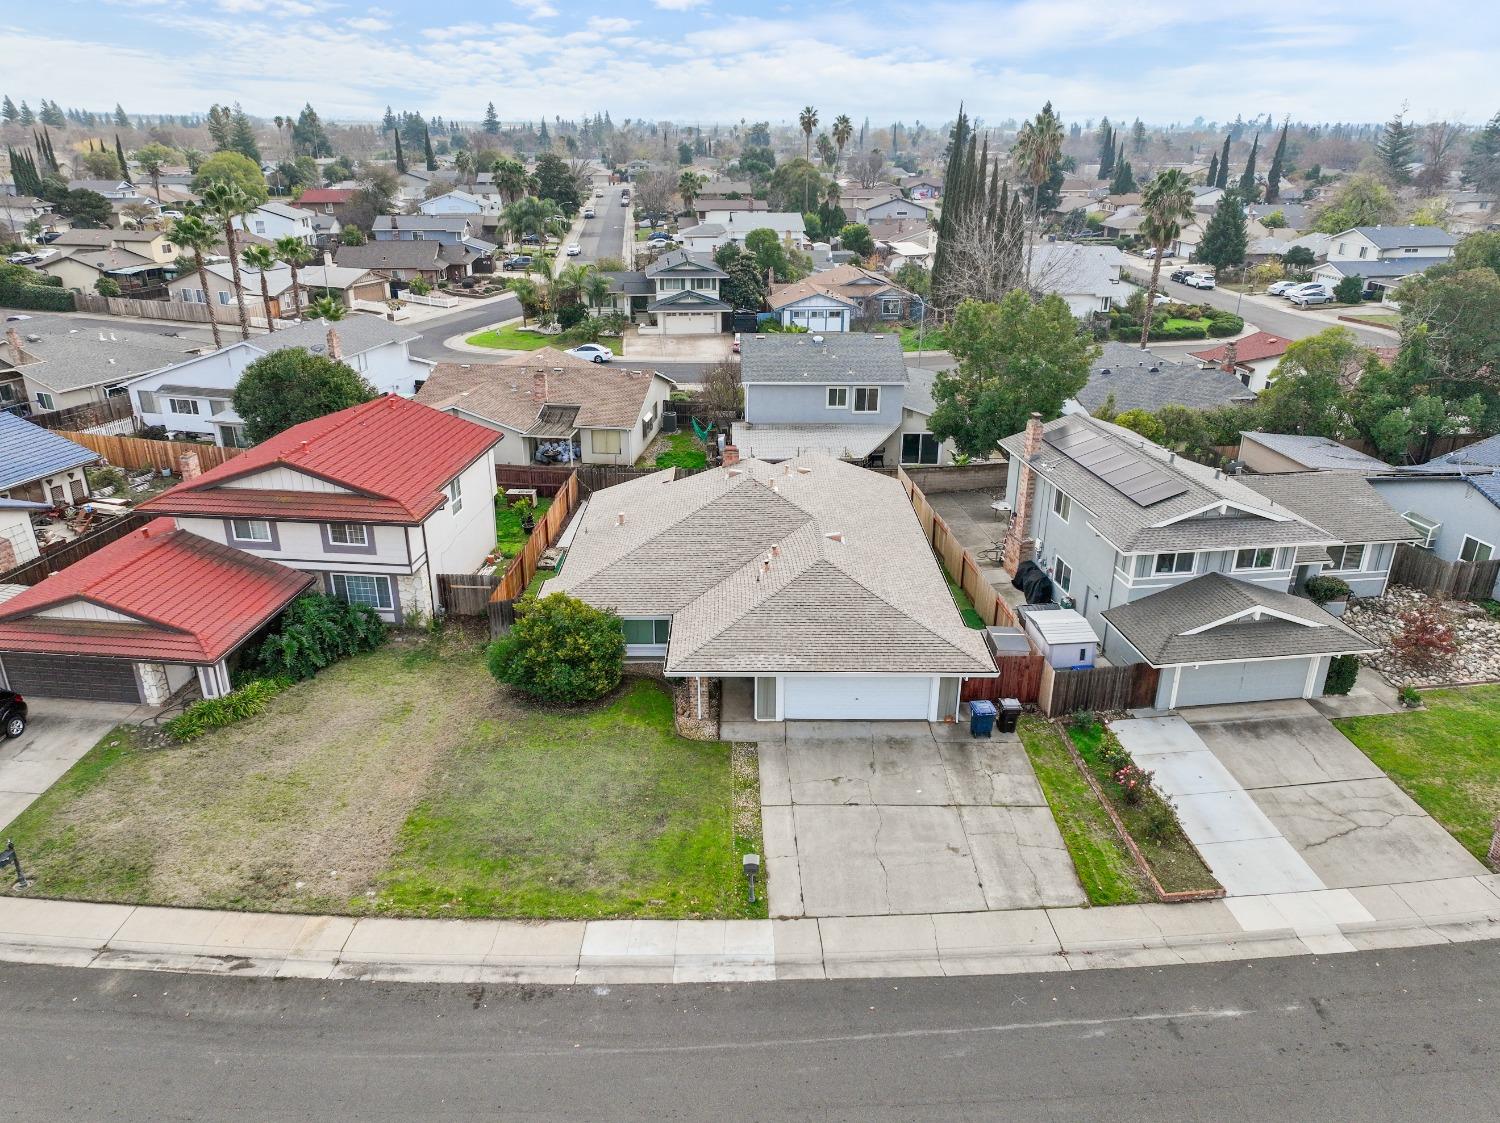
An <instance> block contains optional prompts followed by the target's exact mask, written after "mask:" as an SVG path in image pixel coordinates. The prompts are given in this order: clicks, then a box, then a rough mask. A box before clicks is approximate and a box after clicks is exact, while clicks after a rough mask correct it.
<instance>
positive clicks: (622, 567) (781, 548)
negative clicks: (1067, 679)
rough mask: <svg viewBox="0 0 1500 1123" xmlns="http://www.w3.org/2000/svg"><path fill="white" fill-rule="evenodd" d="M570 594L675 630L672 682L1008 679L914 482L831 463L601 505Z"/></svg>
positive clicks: (622, 493)
mask: <svg viewBox="0 0 1500 1123" xmlns="http://www.w3.org/2000/svg"><path fill="white" fill-rule="evenodd" d="M622 512H623V514H624V521H623V523H621V521H620V519H619V515H620V513H622ZM835 533H837V534H839V535H840V536H841V537H842V541H835V540H834V539H832V538H830V537H828V536H829V535H830V534H835ZM559 591H561V592H567V593H570V594H572V595H574V596H577V597H580V598H581V599H583V600H585V601H588V602H589V603H591V604H594V605H597V606H600V607H607V608H611V609H613V610H615V611H617V612H619V613H620V614H621V615H622V616H631V617H661V616H670V617H671V618H672V634H671V640H670V643H669V645H668V649H667V660H666V662H667V671H668V673H671V674H729V673H747V674H748V673H766V674H771V673H780V672H794V673H795V672H809V673H830V672H844V671H850V672H852V671H860V672H865V673H871V672H889V673H901V672H905V673H908V674H987V673H992V672H993V666H994V664H993V660H992V659H991V658H990V656H989V654H988V652H987V650H986V649H985V646H984V643H983V640H982V639H981V638H980V635H979V633H978V632H977V631H974V630H972V629H969V628H966V627H964V624H963V621H962V619H961V618H960V617H959V615H958V611H957V609H956V608H955V606H954V603H953V598H952V596H951V595H950V594H949V592H948V588H947V585H946V583H945V581H944V580H943V576H942V573H941V572H940V570H939V569H938V565H937V560H936V558H935V557H934V555H933V553H932V549H931V547H930V546H929V545H928V543H927V539H926V536H925V535H924V534H923V532H922V528H921V525H920V524H919V523H918V521H917V518H916V513H915V512H914V511H913V510H912V507H911V504H910V502H909V501H908V500H907V497H906V493H905V491H904V490H903V489H902V487H901V485H900V483H898V482H897V481H896V480H894V479H892V478H890V477H889V476H883V475H880V474H878V473H874V472H868V471H866V470H865V469H863V468H858V467H855V466H853V465H850V464H844V463H841V462H840V461H837V460H833V459H830V458H828V457H823V456H808V457H799V458H797V459H796V460H794V461H789V462H788V463H786V464H782V465H774V466H773V465H770V464H766V463H764V462H762V461H759V460H744V461H741V462H740V463H738V464H736V465H734V466H733V467H732V468H717V469H714V470H712V471H708V472H702V473H699V474H697V475H694V476H690V477H688V478H686V479H682V480H674V479H673V472H672V471H671V470H668V471H666V472H661V473H657V474H655V475H652V476H647V477H643V478H641V479H638V480H632V481H631V482H629V483H627V484H622V485H619V486H617V487H612V488H607V489H605V490H604V491H600V492H596V493H595V494H594V497H593V499H592V500H591V501H590V503H589V505H588V508H587V509H586V510H585V512H584V515H583V519H582V522H581V524H580V526H579V530H578V534H577V535H576V536H575V538H574V539H573V547H572V550H571V551H570V553H569V554H568V564H567V565H566V566H565V567H564V568H563V570H562V572H561V573H560V574H559V575H558V576H557V577H555V578H553V579H552V580H551V581H548V582H547V584H546V586H545V588H544V590H543V592H544V593H547V592H559Z"/></svg>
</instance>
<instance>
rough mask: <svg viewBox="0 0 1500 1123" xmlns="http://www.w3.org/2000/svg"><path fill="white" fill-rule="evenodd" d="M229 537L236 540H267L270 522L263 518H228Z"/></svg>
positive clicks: (269, 536) (269, 533) (269, 532)
mask: <svg viewBox="0 0 1500 1123" xmlns="http://www.w3.org/2000/svg"><path fill="white" fill-rule="evenodd" d="M229 537H231V538H233V539H234V540H235V541H236V542H269V541H270V540H271V524H270V523H268V522H267V521H266V520H265V519H230V520H229Z"/></svg>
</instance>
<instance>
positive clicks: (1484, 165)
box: [1463, 113, 1500, 192]
mask: <svg viewBox="0 0 1500 1123" xmlns="http://www.w3.org/2000/svg"><path fill="white" fill-rule="evenodd" d="M1463 176H1464V182H1465V183H1468V184H1471V185H1472V186H1474V187H1475V188H1477V189H1478V190H1480V191H1491V192H1493V191H1500V113H1496V114H1495V115H1494V116H1493V117H1491V118H1490V119H1489V121H1488V123H1486V125H1485V126H1484V128H1482V129H1480V130H1479V132H1477V133H1475V134H1474V139H1473V140H1472V141H1470V142H1469V155H1468V157H1467V158H1465V160H1464V171H1463Z"/></svg>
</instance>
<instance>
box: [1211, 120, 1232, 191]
mask: <svg viewBox="0 0 1500 1123" xmlns="http://www.w3.org/2000/svg"><path fill="white" fill-rule="evenodd" d="M1232 136H1233V134H1232V133H1225V134H1224V148H1223V150H1222V151H1221V152H1220V153H1219V174H1218V176H1217V177H1216V178H1215V179H1214V186H1215V187H1228V186H1229V143H1230V140H1231V139H1232Z"/></svg>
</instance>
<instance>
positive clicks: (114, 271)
mask: <svg viewBox="0 0 1500 1123" xmlns="http://www.w3.org/2000/svg"><path fill="white" fill-rule="evenodd" d="M35 269H36V270H37V272H39V273H45V274H47V275H48V276H49V277H56V278H57V279H58V280H59V281H61V282H62V287H63V288H65V289H72V290H73V291H74V292H87V293H92V292H95V291H97V289H96V286H97V285H98V283H99V280H100V278H106V277H107V278H108V279H109V280H111V281H114V282H115V284H117V285H119V286H120V291H121V294H122V295H124V296H130V295H132V294H131V291H130V290H131V289H139V288H143V287H151V286H155V285H159V284H160V283H161V282H162V281H163V280H164V279H165V277H166V271H167V266H166V265H164V264H162V263H161V262H159V261H153V260H152V259H151V258H149V257H143V256H142V255H141V254H138V253H136V252H134V251H133V250H129V249H124V248H121V247H118V246H115V247H108V248H103V249H89V248H86V247H84V246H67V247H64V248H62V249H59V250H57V251H56V252H55V253H54V254H52V256H50V257H48V258H47V260H46V261H39V262H37V264H36V266H35Z"/></svg>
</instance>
